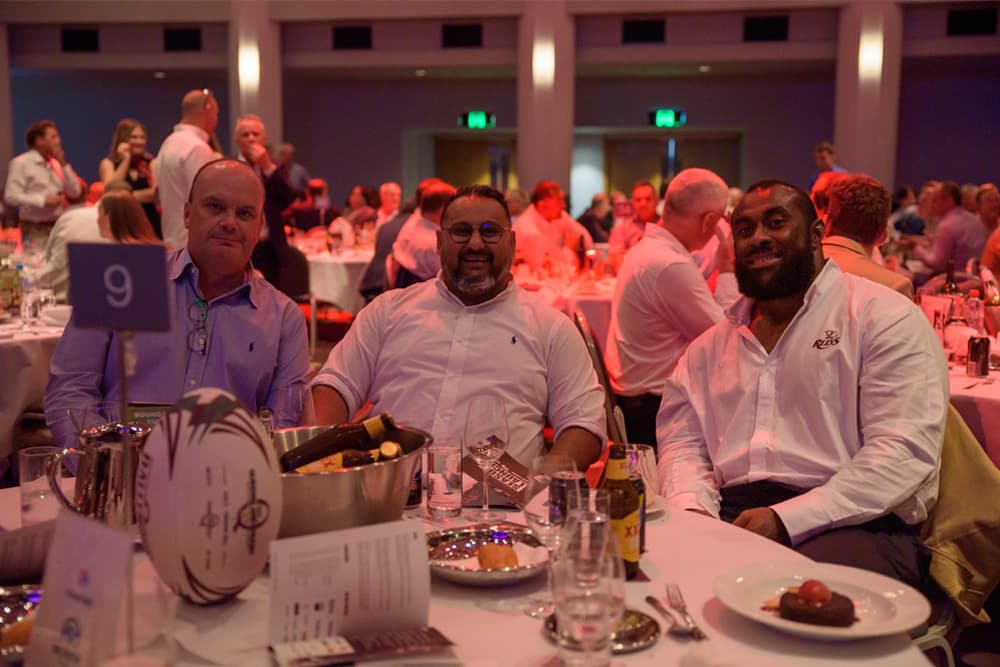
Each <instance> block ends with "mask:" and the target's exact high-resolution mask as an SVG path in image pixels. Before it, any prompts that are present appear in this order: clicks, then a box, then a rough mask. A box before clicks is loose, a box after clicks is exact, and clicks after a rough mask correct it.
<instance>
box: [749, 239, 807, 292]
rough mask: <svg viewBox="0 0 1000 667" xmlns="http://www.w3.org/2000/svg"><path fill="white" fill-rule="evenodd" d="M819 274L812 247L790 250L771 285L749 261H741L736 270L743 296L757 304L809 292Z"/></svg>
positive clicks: (774, 274)
mask: <svg viewBox="0 0 1000 667" xmlns="http://www.w3.org/2000/svg"><path fill="white" fill-rule="evenodd" d="M763 249H764V250H766V248H763ZM815 272H816V267H815V265H814V263H813V254H812V252H810V251H809V248H808V246H798V247H795V248H791V249H789V251H788V253H787V254H786V255H785V257H784V258H783V259H782V261H781V263H780V264H779V265H778V267H777V269H776V270H775V272H774V273H773V274H772V275H771V278H770V280H768V281H767V282H764V281H763V280H762V279H761V278H760V276H759V274H758V273H757V272H756V271H754V270H753V269H751V268H750V267H749V266H748V265H747V260H746V259H743V258H737V259H736V266H735V273H736V282H737V283H738V284H739V287H740V292H742V293H743V294H745V295H746V296H748V297H750V298H751V299H755V300H757V301H769V300H771V299H782V298H784V297H788V296H792V295H793V294H798V293H800V292H805V291H806V290H807V289H808V288H809V284H810V283H812V280H813V276H814V274H815Z"/></svg>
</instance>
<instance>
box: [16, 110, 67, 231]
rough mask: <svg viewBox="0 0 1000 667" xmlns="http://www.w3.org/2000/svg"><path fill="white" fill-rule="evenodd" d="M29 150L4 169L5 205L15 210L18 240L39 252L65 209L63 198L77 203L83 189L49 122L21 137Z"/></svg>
mask: <svg viewBox="0 0 1000 667" xmlns="http://www.w3.org/2000/svg"><path fill="white" fill-rule="evenodd" d="M24 143H25V144H26V145H27V146H28V150H27V151H26V152H24V153H21V154H20V155H18V156H17V157H15V158H14V159H13V160H11V161H10V164H9V165H8V166H7V186H6V187H5V188H4V201H5V202H6V203H7V205H8V206H10V207H13V208H17V214H18V220H19V221H20V226H21V236H22V238H23V239H25V242H26V243H29V244H33V245H35V246H37V247H38V248H39V249H41V248H42V247H44V246H45V241H46V239H48V237H49V234H50V233H51V232H52V227H53V225H55V223H56V219H57V218H58V217H59V216H60V215H61V214H62V212H63V210H64V207H65V203H66V201H65V198H64V195H65V197H68V198H70V199H74V200H75V199H78V198H79V197H80V196H81V194H82V192H83V189H82V188H81V186H80V179H79V177H78V176H77V175H76V172H74V171H73V166H72V165H70V163H69V162H67V161H66V154H65V152H64V151H63V147H62V139H61V138H60V137H59V130H58V129H57V128H56V124H55V123H53V122H52V121H51V120H40V121H37V122H34V123H32V124H31V126H30V127H29V128H28V131H27V132H26V133H25V135H24Z"/></svg>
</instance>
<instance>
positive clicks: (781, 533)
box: [733, 507, 791, 547]
mask: <svg viewBox="0 0 1000 667" xmlns="http://www.w3.org/2000/svg"><path fill="white" fill-rule="evenodd" d="M733 525H734V526H738V527H739V528H746V529H747V530H749V531H752V532H754V533H757V534H758V535H763V536H764V537H766V538H767V539H769V540H774V541H775V542H779V543H781V544H784V545H785V546H786V547H787V546H791V540H790V539H789V538H788V531H787V530H785V524H783V523H781V518H780V517H778V513H777V512H775V511H774V510H773V509H771V508H770V507H753V508H751V509H748V510H743V511H742V512H740V515H739V516H738V517H736V520H735V521H733Z"/></svg>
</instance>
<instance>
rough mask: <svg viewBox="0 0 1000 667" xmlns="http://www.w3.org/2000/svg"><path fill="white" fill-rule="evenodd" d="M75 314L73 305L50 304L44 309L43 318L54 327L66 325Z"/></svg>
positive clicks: (43, 320)
mask: <svg viewBox="0 0 1000 667" xmlns="http://www.w3.org/2000/svg"><path fill="white" fill-rule="evenodd" d="M72 314H73V306H49V307H48V308H45V309H44V310H42V315H41V318H40V319H41V320H42V322H44V323H45V324H48V325H49V326H52V327H64V326H66V325H67V324H68V323H69V318H70V315H72Z"/></svg>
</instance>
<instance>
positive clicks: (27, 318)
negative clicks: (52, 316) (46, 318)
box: [21, 289, 42, 331]
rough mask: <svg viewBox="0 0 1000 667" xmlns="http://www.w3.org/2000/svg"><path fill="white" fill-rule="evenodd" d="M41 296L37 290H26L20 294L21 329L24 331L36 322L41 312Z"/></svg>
mask: <svg viewBox="0 0 1000 667" xmlns="http://www.w3.org/2000/svg"><path fill="white" fill-rule="evenodd" d="M41 304H42V301H41V295H40V294H39V293H38V291H37V290H33V289H26V290H24V291H22V292H21V328H22V329H24V330H25V331H27V330H29V329H31V326H32V325H33V324H34V323H35V322H37V321H38V316H39V315H40V311H41Z"/></svg>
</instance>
